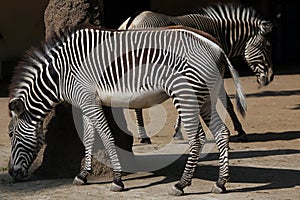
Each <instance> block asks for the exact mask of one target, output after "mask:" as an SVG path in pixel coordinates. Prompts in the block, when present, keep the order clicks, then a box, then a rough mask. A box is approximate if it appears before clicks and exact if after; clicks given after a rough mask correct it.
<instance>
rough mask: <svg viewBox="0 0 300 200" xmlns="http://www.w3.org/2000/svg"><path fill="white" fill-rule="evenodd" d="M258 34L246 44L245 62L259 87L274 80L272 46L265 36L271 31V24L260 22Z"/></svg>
mask: <svg viewBox="0 0 300 200" xmlns="http://www.w3.org/2000/svg"><path fill="white" fill-rule="evenodd" d="M259 29H260V30H259V32H258V34H256V35H254V36H252V37H251V38H250V39H249V40H248V41H247V43H246V47H245V60H246V62H247V63H248V65H249V66H250V68H251V69H252V71H253V72H254V73H255V74H256V76H257V82H258V83H259V84H260V85H261V86H265V85H268V84H269V83H270V82H271V81H272V80H273V78H274V74H273V69H272V67H273V64H272V52H271V50H272V46H271V44H270V43H269V41H268V40H267V38H266V34H267V33H268V32H270V31H271V30H272V24H271V23H270V22H267V21H262V22H261V25H260V26H259Z"/></svg>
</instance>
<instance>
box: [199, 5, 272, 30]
mask: <svg viewBox="0 0 300 200" xmlns="http://www.w3.org/2000/svg"><path fill="white" fill-rule="evenodd" d="M242 13H243V14H242ZM197 14H200V15H203V16H207V17H210V18H213V19H217V18H218V17H221V18H224V17H222V15H223V14H226V18H225V19H228V20H230V19H231V17H233V16H239V18H234V20H239V19H240V20H241V21H245V22H249V21H252V20H253V19H256V20H257V21H258V22H259V23H260V27H259V28H260V29H261V33H262V34H263V35H264V34H266V33H269V32H270V31H271V30H272V26H273V25H272V23H271V22H269V21H268V20H266V18H265V17H264V16H263V15H262V14H261V13H260V12H259V11H258V10H256V9H255V8H253V7H250V6H245V5H242V4H235V3H228V4H222V3H216V4H212V5H210V6H207V7H203V8H198V9H197ZM242 16H243V18H242Z"/></svg>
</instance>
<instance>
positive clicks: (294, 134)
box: [230, 130, 300, 142]
mask: <svg viewBox="0 0 300 200" xmlns="http://www.w3.org/2000/svg"><path fill="white" fill-rule="evenodd" d="M247 138H248V142H267V141H275V140H294V139H299V138H300V130H299V131H287V132H280V133H272V132H268V133H247ZM236 141H238V136H237V135H234V136H230V142H236Z"/></svg>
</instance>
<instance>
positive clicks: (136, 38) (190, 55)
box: [9, 28, 246, 195]
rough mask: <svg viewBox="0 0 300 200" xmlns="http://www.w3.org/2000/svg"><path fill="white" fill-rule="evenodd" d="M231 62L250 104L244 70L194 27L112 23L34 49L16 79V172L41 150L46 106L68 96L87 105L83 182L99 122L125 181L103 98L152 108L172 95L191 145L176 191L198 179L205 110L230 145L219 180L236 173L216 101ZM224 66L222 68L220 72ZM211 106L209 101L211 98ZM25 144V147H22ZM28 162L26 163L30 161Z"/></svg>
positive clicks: (118, 184)
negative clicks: (134, 27) (121, 27)
mask: <svg viewBox="0 0 300 200" xmlns="http://www.w3.org/2000/svg"><path fill="white" fill-rule="evenodd" d="M225 66H228V67H229V69H230V71H231V73H232V75H233V78H234V80H235V83H236V86H237V96H238V97H239V98H238V99H239V100H238V101H237V103H238V105H239V107H240V108H241V110H242V111H245V109H246V106H245V99H244V96H243V94H242V91H241V87H240V84H239V83H238V77H237V75H236V73H235V71H234V70H233V68H232V66H231V64H230V62H229V60H228V58H227V57H226V55H225V53H224V52H223V50H222V49H221V48H220V47H219V46H218V45H217V44H215V43H213V42H212V41H211V40H209V39H207V38H205V37H203V36H202V35H201V34H199V32H197V31H196V30H192V29H183V28H181V29H179V28H169V29H161V30H139V31H108V30H102V29H96V28H82V29H78V30H76V31H74V32H73V33H72V34H69V35H67V36H66V38H64V39H61V40H58V41H57V43H56V44H55V45H54V46H47V45H46V47H45V49H44V50H33V51H31V52H29V53H28V56H27V59H26V62H22V63H20V65H19V67H18V68H17V70H16V73H15V75H14V78H13V83H12V85H11V87H10V96H11V100H10V103H9V108H10V110H11V113H12V121H11V123H10V126H9V127H10V136H11V140H12V154H11V158H10V166H9V169H10V174H11V175H12V176H13V177H14V178H15V179H17V180H20V179H22V178H24V176H25V175H26V173H27V170H28V168H29V166H30V164H31V163H32V162H33V160H34V158H35V157H36V153H37V152H38V150H39V147H40V145H39V144H38V140H39V139H38V138H39V135H42V133H40V125H41V124H42V122H43V118H44V117H45V116H46V114H47V113H48V112H49V111H50V110H51V109H52V108H53V107H54V106H55V105H56V104H57V103H60V102H63V101H66V102H69V103H71V104H72V105H74V106H77V107H79V108H80V109H81V110H82V113H83V123H84V136H83V138H84V141H83V142H84V145H85V148H86V162H85V167H84V169H83V170H82V171H81V173H80V174H79V175H78V176H77V177H76V178H75V180H74V181H75V182H82V183H85V182H86V176H87V175H88V172H89V171H90V170H91V151H92V147H93V143H94V136H95V133H94V130H96V131H97V132H98V133H99V135H100V138H101V140H102V141H103V144H104V146H105V148H106V150H107V152H108V154H109V157H110V161H111V165H112V168H113V171H114V181H113V186H112V187H111V190H113V191H120V190H122V189H123V188H124V185H123V183H122V180H121V172H122V171H121V165H120V162H119V158H118V155H117V153H116V148H115V145H114V138H113V136H112V134H111V131H110V129H109V127H108V124H107V122H106V118H105V116H104V113H103V111H102V106H117V107H119V106H122V107H126V108H134V109H137V108H146V107H150V106H153V105H155V104H157V103H161V102H163V101H164V100H166V99H168V98H172V100H173V103H174V106H175V107H176V109H177V111H178V113H179V115H180V117H181V119H182V122H183V124H184V128H185V130H186V132H187V134H188V139H189V144H190V153H189V158H188V161H187V163H186V167H185V170H184V173H183V175H182V178H181V180H180V181H179V182H178V183H177V184H176V185H175V186H174V188H173V190H172V191H173V192H172V194H173V195H180V194H182V193H183V189H184V187H186V186H188V185H190V184H191V179H192V176H193V172H194V170H195V167H196V165H197V160H198V158H199V151H200V148H201V145H202V144H203V143H204V141H205V134H204V132H203V129H202V127H201V124H200V121H199V114H200V112H201V113H202V112H205V115H211V116H212V117H213V119H214V121H211V124H212V126H211V127H212V129H213V130H215V132H214V133H215V137H216V139H217V140H220V142H219V144H220V146H219V148H221V150H220V151H221V152H222V159H223V160H222V163H221V165H222V166H221V167H220V173H219V180H218V182H217V187H219V188H221V190H223V189H224V188H225V187H224V184H225V183H226V181H227V180H228V178H229V169H228V131H227V130H228V129H227V128H226V126H225V125H224V124H223V122H222V120H217V119H218V118H217V117H218V115H217V114H216V109H215V102H216V99H217V98H218V96H219V95H218V91H220V90H222V89H223V79H222V74H223V73H222V72H223V71H224V68H225ZM220 72H221V73H220ZM204 103H205V104H207V105H205V109H202V108H203V104H204ZM19 152H22V155H20V154H19ZM24 163H25V164H24Z"/></svg>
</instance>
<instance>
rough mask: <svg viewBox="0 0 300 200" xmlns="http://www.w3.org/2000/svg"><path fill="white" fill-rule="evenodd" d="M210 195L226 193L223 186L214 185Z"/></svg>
mask: <svg viewBox="0 0 300 200" xmlns="http://www.w3.org/2000/svg"><path fill="white" fill-rule="evenodd" d="M211 192H212V193H215V194H221V193H225V192H226V188H225V186H224V185H219V186H218V185H217V184H216V183H215V184H214V185H213V187H212V189H211Z"/></svg>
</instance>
